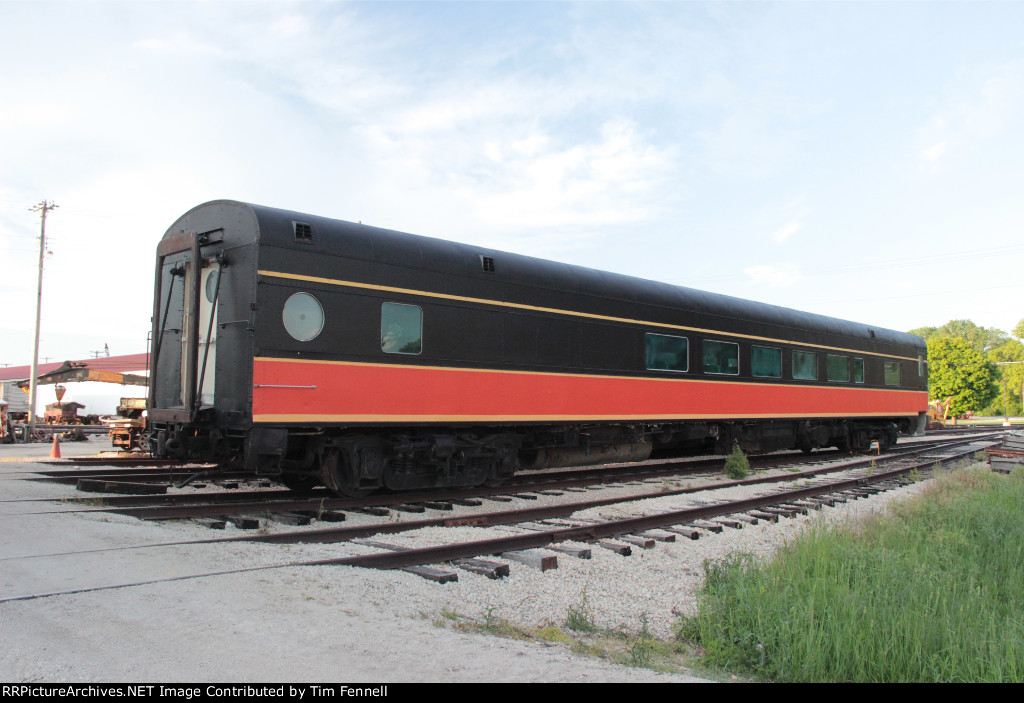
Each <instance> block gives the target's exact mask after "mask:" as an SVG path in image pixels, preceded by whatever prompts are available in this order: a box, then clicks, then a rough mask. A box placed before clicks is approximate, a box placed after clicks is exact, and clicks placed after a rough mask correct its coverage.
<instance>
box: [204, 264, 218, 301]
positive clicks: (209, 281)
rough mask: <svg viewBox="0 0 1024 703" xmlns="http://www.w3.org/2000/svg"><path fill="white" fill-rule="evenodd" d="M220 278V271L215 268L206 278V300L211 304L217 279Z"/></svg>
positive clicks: (215, 290) (215, 291) (215, 292)
mask: <svg viewBox="0 0 1024 703" xmlns="http://www.w3.org/2000/svg"><path fill="white" fill-rule="evenodd" d="M218 278H220V269H219V268H215V269H213V270H211V271H210V273H209V274H207V276H206V299H207V300H208V301H209V302H211V303H212V302H213V299H214V297H215V296H216V294H217V279H218Z"/></svg>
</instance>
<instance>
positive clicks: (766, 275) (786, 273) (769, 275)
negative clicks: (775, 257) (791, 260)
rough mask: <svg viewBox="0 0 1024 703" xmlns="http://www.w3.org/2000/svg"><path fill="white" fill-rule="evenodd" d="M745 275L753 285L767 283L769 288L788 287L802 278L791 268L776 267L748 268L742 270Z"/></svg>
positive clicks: (760, 266)
mask: <svg viewBox="0 0 1024 703" xmlns="http://www.w3.org/2000/svg"><path fill="white" fill-rule="evenodd" d="M743 273H745V274H746V275H747V276H748V277H749V278H750V279H751V280H752V281H754V282H755V283H767V284H769V285H771V286H777V287H789V286H792V285H793V284H795V283H796V282H797V281H799V280H800V279H801V278H803V276H801V275H800V273H799V271H796V270H795V269H793V268H792V267H789V266H786V267H778V266H768V265H759V266H750V267H748V268H745V269H743Z"/></svg>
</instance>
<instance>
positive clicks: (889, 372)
mask: <svg viewBox="0 0 1024 703" xmlns="http://www.w3.org/2000/svg"><path fill="white" fill-rule="evenodd" d="M900 382H901V379H900V362H898V361H887V362H885V385H887V386H898V385H900Z"/></svg>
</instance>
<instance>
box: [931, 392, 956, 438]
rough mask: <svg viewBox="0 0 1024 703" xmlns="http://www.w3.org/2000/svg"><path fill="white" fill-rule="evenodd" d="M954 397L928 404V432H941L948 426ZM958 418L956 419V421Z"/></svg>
mask: <svg viewBox="0 0 1024 703" xmlns="http://www.w3.org/2000/svg"><path fill="white" fill-rule="evenodd" d="M952 400H953V396H949V397H948V398H946V399H945V400H933V401H931V402H930V403H928V424H927V425H925V429H926V430H941V429H942V428H943V427H945V426H946V420H948V419H949V406H950V405H952ZM955 419H956V418H954V420H955Z"/></svg>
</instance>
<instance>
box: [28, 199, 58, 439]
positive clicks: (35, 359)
mask: <svg viewBox="0 0 1024 703" xmlns="http://www.w3.org/2000/svg"><path fill="white" fill-rule="evenodd" d="M55 208H57V205H55V204H53V203H51V202H48V201H46V200H44V201H42V202H41V203H39V204H38V205H36V206H35V207H32V208H29V212H38V213H39V215H40V223H39V284H38V286H37V287H36V339H35V343H34V344H33V345H32V372H31V373H32V375H31V377H30V378H29V380H28V381H29V394H28V436H29V438H30V441H31V438H32V437H35V434H36V385H37V382H36V377H37V376H38V375H39V320H40V318H41V316H42V312H43V261H44V260H45V259H46V213H47V212H49V211H50V210H53V209H55Z"/></svg>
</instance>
